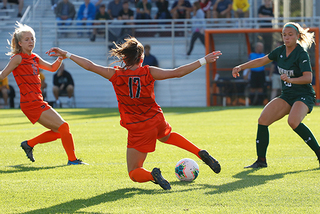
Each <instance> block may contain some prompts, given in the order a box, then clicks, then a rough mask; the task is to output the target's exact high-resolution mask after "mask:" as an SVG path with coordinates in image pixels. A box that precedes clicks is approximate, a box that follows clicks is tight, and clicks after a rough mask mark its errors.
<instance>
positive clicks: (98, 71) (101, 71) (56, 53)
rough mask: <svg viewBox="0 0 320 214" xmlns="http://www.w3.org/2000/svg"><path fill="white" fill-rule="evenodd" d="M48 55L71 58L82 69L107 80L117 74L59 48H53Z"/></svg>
mask: <svg viewBox="0 0 320 214" xmlns="http://www.w3.org/2000/svg"><path fill="white" fill-rule="evenodd" d="M46 54H48V55H49V56H61V57H67V58H70V59H71V60H72V61H74V62H75V63H77V64H78V65H80V66H81V67H82V68H84V69H86V70H88V71H92V72H94V73H96V74H99V75H101V76H103V77H104V78H106V79H110V78H111V77H112V76H113V74H114V73H115V70H114V68H111V67H103V66H100V65H97V64H95V63H93V62H92V61H90V60H88V59H86V58H84V57H80V56H77V55H75V54H70V53H68V52H67V51H64V50H61V49H60V48H57V47H53V48H51V49H50V50H49V51H47V52H46Z"/></svg>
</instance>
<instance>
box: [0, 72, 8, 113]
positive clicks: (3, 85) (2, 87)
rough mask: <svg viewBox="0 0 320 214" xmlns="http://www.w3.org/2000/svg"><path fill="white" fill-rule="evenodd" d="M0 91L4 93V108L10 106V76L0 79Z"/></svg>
mask: <svg viewBox="0 0 320 214" xmlns="http://www.w3.org/2000/svg"><path fill="white" fill-rule="evenodd" d="M0 91H1V94H2V98H3V101H4V108H9V105H8V95H9V81H8V77H6V78H4V79H3V80H2V81H1V80H0Z"/></svg>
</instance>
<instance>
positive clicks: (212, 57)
mask: <svg viewBox="0 0 320 214" xmlns="http://www.w3.org/2000/svg"><path fill="white" fill-rule="evenodd" d="M221 55H222V53H221V51H213V52H212V53H209V54H208V55H206V56H205V58H206V61H207V63H212V62H215V61H216V60H217V59H219V56H221Z"/></svg>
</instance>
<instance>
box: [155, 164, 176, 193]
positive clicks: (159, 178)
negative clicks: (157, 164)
mask: <svg viewBox="0 0 320 214" xmlns="http://www.w3.org/2000/svg"><path fill="white" fill-rule="evenodd" d="M151 175H152V177H153V179H154V183H155V184H159V185H160V186H161V187H162V188H163V189H164V190H169V189H171V185H170V183H169V182H168V181H167V180H166V179H164V178H163V177H162V175H161V171H160V169H159V168H154V169H153V170H152V172H151Z"/></svg>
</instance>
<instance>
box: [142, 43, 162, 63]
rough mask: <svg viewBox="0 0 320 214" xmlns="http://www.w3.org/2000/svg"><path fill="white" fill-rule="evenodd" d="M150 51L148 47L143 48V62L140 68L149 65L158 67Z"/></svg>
mask: <svg viewBox="0 0 320 214" xmlns="http://www.w3.org/2000/svg"><path fill="white" fill-rule="evenodd" d="M150 49H151V47H150V45H145V46H144V60H143V63H142V66H145V65H150V66H156V67H159V64H158V60H157V58H156V57H155V56H153V55H152V54H150Z"/></svg>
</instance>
